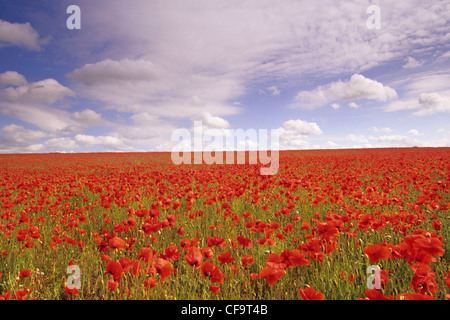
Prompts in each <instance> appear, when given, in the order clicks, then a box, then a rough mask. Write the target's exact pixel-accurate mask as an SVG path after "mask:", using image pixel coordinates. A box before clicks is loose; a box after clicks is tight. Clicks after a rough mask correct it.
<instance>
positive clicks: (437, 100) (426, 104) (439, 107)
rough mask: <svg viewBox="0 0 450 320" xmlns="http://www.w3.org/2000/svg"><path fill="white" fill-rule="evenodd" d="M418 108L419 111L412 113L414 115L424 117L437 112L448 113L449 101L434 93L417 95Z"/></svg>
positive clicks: (449, 110) (449, 109)
mask: <svg viewBox="0 0 450 320" xmlns="http://www.w3.org/2000/svg"><path fill="white" fill-rule="evenodd" d="M419 108H420V110H419V111H416V112H414V113H413V114H414V115H417V116H424V115H431V114H435V113H438V112H450V99H449V98H448V97H442V96H441V95H440V94H438V93H436V92H433V93H422V94H420V95H419Z"/></svg>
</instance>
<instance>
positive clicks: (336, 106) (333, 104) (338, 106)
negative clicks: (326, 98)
mask: <svg viewBox="0 0 450 320" xmlns="http://www.w3.org/2000/svg"><path fill="white" fill-rule="evenodd" d="M331 107H332V108H333V109H334V110H337V109H339V108H340V107H341V106H340V105H339V104H338V103H332V104H331Z"/></svg>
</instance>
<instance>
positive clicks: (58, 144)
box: [44, 138, 78, 151]
mask: <svg viewBox="0 0 450 320" xmlns="http://www.w3.org/2000/svg"><path fill="white" fill-rule="evenodd" d="M44 146H45V148H46V149H47V150H51V151H60V150H67V149H72V150H73V149H76V148H78V145H77V144H76V142H75V141H74V140H72V139H71V138H52V139H49V140H47V141H45V142H44Z"/></svg>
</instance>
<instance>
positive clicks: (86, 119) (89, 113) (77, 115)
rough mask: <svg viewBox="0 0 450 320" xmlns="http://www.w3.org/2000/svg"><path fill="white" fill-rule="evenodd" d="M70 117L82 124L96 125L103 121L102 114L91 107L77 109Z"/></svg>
mask: <svg viewBox="0 0 450 320" xmlns="http://www.w3.org/2000/svg"><path fill="white" fill-rule="evenodd" d="M72 119H73V120H75V121H78V122H80V123H82V124H84V125H96V124H101V123H104V121H103V120H102V115H101V114H100V113H97V112H95V111H94V110H91V109H84V110H83V111H77V112H74V113H73V114H72Z"/></svg>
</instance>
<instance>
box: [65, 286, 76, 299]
mask: <svg viewBox="0 0 450 320" xmlns="http://www.w3.org/2000/svg"><path fill="white" fill-rule="evenodd" d="M65 293H66V294H67V295H69V296H77V297H78V290H77V288H73V289H69V288H68V287H67V286H66V287H65Z"/></svg>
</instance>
